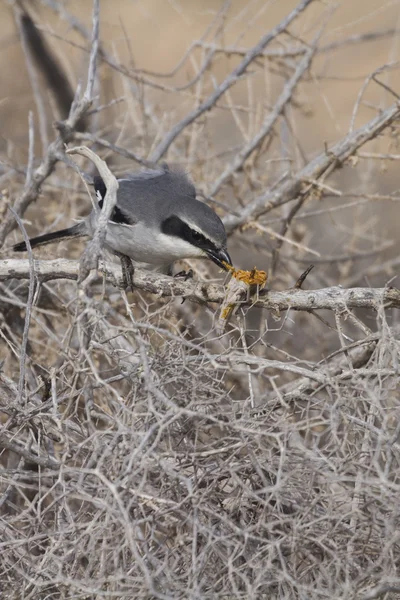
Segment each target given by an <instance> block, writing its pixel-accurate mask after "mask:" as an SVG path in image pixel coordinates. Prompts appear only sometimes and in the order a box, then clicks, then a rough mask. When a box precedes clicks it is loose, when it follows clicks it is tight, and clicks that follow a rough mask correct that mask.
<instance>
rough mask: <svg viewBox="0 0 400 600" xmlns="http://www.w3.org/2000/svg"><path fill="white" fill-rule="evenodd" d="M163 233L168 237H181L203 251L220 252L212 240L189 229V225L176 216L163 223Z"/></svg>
mask: <svg viewBox="0 0 400 600" xmlns="http://www.w3.org/2000/svg"><path fill="white" fill-rule="evenodd" d="M161 231H162V232H163V233H165V234H167V235H173V236H175V237H179V238H181V239H183V240H185V241H186V242H189V244H192V246H196V247H197V248H201V249H202V250H205V251H207V250H209V251H210V250H211V251H218V248H217V246H216V245H215V244H214V243H213V242H212V241H211V240H209V239H208V238H206V237H205V236H204V235H202V234H201V233H199V232H198V231H195V230H194V229H192V228H191V227H189V225H188V224H187V223H185V222H184V221H182V219H180V218H179V217H177V216H176V215H173V216H172V217H168V218H167V219H165V220H164V221H163V222H162V223H161Z"/></svg>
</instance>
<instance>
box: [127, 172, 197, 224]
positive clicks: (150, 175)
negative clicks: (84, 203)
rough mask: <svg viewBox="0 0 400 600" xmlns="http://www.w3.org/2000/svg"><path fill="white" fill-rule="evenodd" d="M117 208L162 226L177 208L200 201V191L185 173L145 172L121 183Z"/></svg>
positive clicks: (129, 177)
mask: <svg viewBox="0 0 400 600" xmlns="http://www.w3.org/2000/svg"><path fill="white" fill-rule="evenodd" d="M118 183H119V188H118V195H117V205H118V207H119V208H120V209H121V210H122V212H123V213H124V214H126V215H127V216H131V217H133V219H134V220H135V221H136V220H137V221H144V222H146V223H148V225H152V224H153V223H156V224H159V222H160V220H162V219H163V218H165V217H168V216H169V215H170V214H171V212H173V211H174V209H175V207H177V208H178V209H179V207H181V206H183V205H185V204H187V203H192V202H196V190H195V187H194V185H193V184H192V183H191V182H190V181H189V179H188V178H187V176H186V175H185V173H181V172H179V171H170V170H162V171H143V172H141V173H137V174H132V175H128V176H127V177H124V178H123V179H119V180H118Z"/></svg>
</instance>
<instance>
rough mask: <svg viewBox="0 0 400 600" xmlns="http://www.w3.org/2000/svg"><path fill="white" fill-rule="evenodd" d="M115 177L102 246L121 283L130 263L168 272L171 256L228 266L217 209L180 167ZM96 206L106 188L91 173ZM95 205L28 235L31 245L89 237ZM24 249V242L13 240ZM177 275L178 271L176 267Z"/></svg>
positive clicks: (96, 212)
mask: <svg viewBox="0 0 400 600" xmlns="http://www.w3.org/2000/svg"><path fill="white" fill-rule="evenodd" d="M117 181H118V186H119V187H118V191H117V202H116V205H115V207H114V209H113V212H112V214H111V217H110V220H109V222H108V225H107V229H106V237H105V243H104V247H105V249H106V250H109V251H111V253H113V254H115V255H116V256H118V257H119V258H120V259H121V264H122V270H123V274H124V281H125V284H126V285H128V281H127V280H130V281H132V276H133V272H134V266H133V263H132V261H134V263H135V265H140V266H142V267H144V268H147V269H151V270H154V271H158V272H160V273H165V274H169V275H170V274H171V273H172V266H173V264H174V262H175V261H178V260H182V259H185V258H208V259H210V260H211V261H213V262H214V263H216V264H217V265H218V266H219V267H220V268H222V269H224V270H229V268H230V267H231V266H232V260H231V258H230V256H229V253H228V250H227V236H226V231H225V227H224V225H223V223H222V221H221V219H220V218H219V216H218V215H217V213H216V212H215V211H214V210H213V209H212V208H210V207H209V206H208V205H207V204H205V203H204V202H201V201H200V200H197V198H196V189H195V186H194V185H193V183H192V182H191V181H190V180H189V178H188V176H187V175H186V173H184V172H183V171H179V170H172V169H170V168H169V167H168V166H167V165H165V164H164V165H163V166H162V167H159V168H157V169H148V170H143V171H140V172H137V173H131V174H128V175H126V176H124V177H122V178H121V179H117ZM93 186H94V189H95V192H96V199H97V201H98V206H99V208H102V206H103V201H104V198H105V195H106V192H107V189H106V185H105V183H104V181H103V179H102V178H101V177H100V176H95V177H94V178H93ZM98 215H99V210H98V209H97V208H93V210H92V212H91V213H90V214H89V215H88V216H87V217H86V218H85V219H84V220H83V221H80V222H79V223H77V224H76V225H73V226H72V227H68V228H67V229H61V230H59V231H54V232H51V233H45V234H44V235H39V236H37V237H34V238H32V239H30V240H29V241H30V245H31V248H36V247H38V246H43V245H45V244H50V243H52V242H58V241H61V240H66V239H70V238H76V237H82V236H88V237H93V235H94V233H95V231H96V225H97V219H98ZM13 250H14V251H16V252H24V251H26V250H27V247H26V243H25V242H19V243H18V244H15V245H14V246H13ZM178 275H181V273H179V274H178Z"/></svg>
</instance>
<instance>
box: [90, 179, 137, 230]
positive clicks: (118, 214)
mask: <svg viewBox="0 0 400 600" xmlns="http://www.w3.org/2000/svg"><path fill="white" fill-rule="evenodd" d="M93 186H94V189H95V192H96V196H97V199H98V201H99V207H100V208H103V201H104V198H105V195H106V193H107V188H106V184H105V183H104V181H103V180H102V178H101V177H100V175H95V176H94V177H93ZM110 221H113V222H114V223H119V224H122V225H134V224H135V223H136V221H135V220H134V219H132V218H129V217H128V216H127V215H126V214H125V213H124V212H123V211H122V210H121V209H120V207H119V206H115V207H114V210H113V212H112V213H111V217H110Z"/></svg>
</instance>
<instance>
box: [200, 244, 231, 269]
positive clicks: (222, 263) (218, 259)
mask: <svg viewBox="0 0 400 600" xmlns="http://www.w3.org/2000/svg"><path fill="white" fill-rule="evenodd" d="M206 252H207V254H208V257H209V258H211V260H212V261H213V262H215V264H216V265H218V266H219V267H220V268H221V269H224V270H225V271H228V269H227V265H228V266H230V267H233V265H232V260H231V257H230V256H229V254H228V252H227V251H226V250H224V248H221V249H220V250H206Z"/></svg>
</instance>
